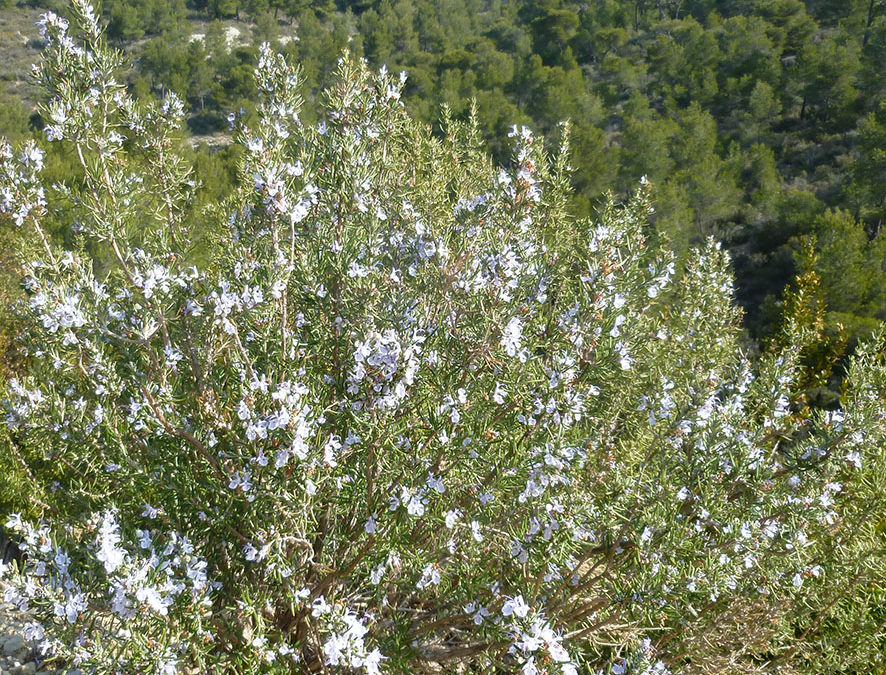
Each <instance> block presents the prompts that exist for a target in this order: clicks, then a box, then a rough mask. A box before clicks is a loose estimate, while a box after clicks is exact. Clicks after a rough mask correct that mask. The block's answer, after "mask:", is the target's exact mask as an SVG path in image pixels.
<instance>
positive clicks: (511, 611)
mask: <svg viewBox="0 0 886 675" xmlns="http://www.w3.org/2000/svg"><path fill="white" fill-rule="evenodd" d="M501 613H502V615H503V616H511V615H513V616H516V617H517V618H519V619H524V618H526V615H527V614H529V605H527V604H526V601H525V600H524V599H523V596H522V595H516V596H514V597H513V598H511V599H509V600H507V601H505V604H504V605H502V608H501Z"/></svg>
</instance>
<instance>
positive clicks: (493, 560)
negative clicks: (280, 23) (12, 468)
mask: <svg viewBox="0 0 886 675" xmlns="http://www.w3.org/2000/svg"><path fill="white" fill-rule="evenodd" d="M73 13H74V17H75V18H74V27H73V28H69V25H68V23H67V22H66V21H65V20H64V19H61V18H59V17H57V16H55V15H52V14H47V15H46V16H45V17H44V18H43V20H42V22H41V29H42V31H43V34H44V37H45V39H46V50H45V53H44V57H43V60H42V62H41V64H40V65H39V66H38V67H37V68H36V71H35V72H36V75H37V77H38V79H39V80H40V82H41V83H42V85H43V87H44V88H45V90H46V92H47V94H48V102H47V104H46V107H45V110H44V118H45V120H46V123H47V124H46V127H45V135H46V138H47V140H48V141H51V142H53V143H58V144H61V146H62V149H63V151H65V152H68V153H71V155H72V156H75V157H76V158H77V161H78V162H79V165H80V169H79V173H77V174H76V175H72V176H70V180H68V181H66V182H65V183H64V184H56V185H44V184H43V183H42V182H41V177H40V172H41V166H42V161H43V151H42V150H41V149H40V147H39V146H38V144H36V143H34V142H29V143H26V144H24V146H23V147H21V148H18V149H15V150H14V149H12V148H10V147H9V146H8V145H2V146H0V162H2V163H0V180H2V182H0V211H2V212H3V213H5V214H8V216H9V218H10V220H11V221H12V222H13V223H14V224H15V225H18V226H20V227H21V228H23V230H24V231H26V232H27V233H29V234H28V235H27V236H26V237H24V238H23V239H24V242H23V244H22V250H23V251H24V252H25V253H27V255H26V257H25V259H24V261H23V265H24V269H25V270H26V277H25V279H24V282H23V283H24V288H25V289H26V292H27V294H28V300H27V302H26V303H24V304H23V306H22V307H21V311H22V313H23V317H22V319H21V321H22V324H23V326H24V328H23V329H22V332H21V334H20V335H19V339H20V349H21V351H22V355H23V356H22V360H21V362H22V363H23V366H22V367H21V368H20V369H19V370H20V372H19V373H18V375H17V377H16V378H14V379H11V380H10V381H9V382H8V383H7V389H8V396H7V399H6V401H5V407H6V412H5V427H6V441H5V442H6V443H7V445H8V447H7V449H6V452H9V453H13V452H15V453H17V455H16V456H17V457H19V458H20V459H21V461H22V462H24V463H26V464H28V470H29V472H30V473H31V475H32V476H33V478H34V481H35V484H42V485H48V484H52V490H51V493H50V494H51V495H52V498H51V500H49V501H50V503H48V504H46V505H45V509H44V516H45V517H44V519H43V520H41V521H39V522H36V521H31V520H29V519H28V518H22V517H21V516H19V515H17V514H10V515H8V518H7V519H6V521H7V522H6V526H7V529H8V530H10V531H12V532H13V533H15V534H17V536H18V537H19V538H20V540H21V542H22V548H23V549H24V551H25V553H26V556H27V557H26V562H25V563H24V565H23V566H22V569H12V568H10V569H9V570H7V574H6V577H7V578H6V581H7V584H8V585H7V587H6V591H5V598H6V600H7V601H11V602H13V603H15V604H17V605H19V606H21V607H23V608H25V607H27V608H30V610H31V611H32V613H33V616H34V622H33V623H32V624H31V625H30V626H29V628H28V638H29V639H31V640H32V641H33V642H34V644H35V645H36V646H38V647H39V649H40V650H42V652H43V653H44V654H45V655H47V656H50V655H54V656H55V657H56V658H57V659H59V660H60V662H62V663H70V664H74V665H77V666H79V667H81V668H85V669H90V668H91V669H95V670H96V671H97V672H112V671H113V672H159V673H173V672H178V671H179V670H181V671H186V670H187V669H189V668H196V669H197V670H198V671H199V672H221V671H227V672H238V673H250V672H309V671H310V672H327V673H331V672H366V673H377V672H390V673H416V672H433V671H435V670H436V671H439V670H440V669H442V670H443V671H446V672H452V671H454V670H456V669H458V668H461V669H465V670H464V672H467V671H468V670H470V671H476V670H481V669H495V668H500V669H504V670H505V671H516V672H523V673H525V674H527V675H529V674H532V673H551V674H553V673H564V674H569V673H590V672H597V670H598V669H601V668H602V669H603V672H607V673H608V672H611V673H626V672H630V673H649V674H651V673H665V672H667V671H668V670H669V669H670V670H673V671H677V670H680V669H681V668H683V667H690V668H692V667H694V668H696V672H697V671H698V669H700V668H702V667H703V665H704V664H705V663H708V664H721V663H722V664H731V665H730V667H735V668H739V667H740V666H741V664H746V665H747V669H749V670H750V669H753V668H754V667H756V666H757V665H759V664H760V663H761V662H762V661H763V660H765V659H769V660H770V661H771V660H775V661H779V660H781V661H782V662H784V663H785V664H793V665H797V664H800V665H801V666H802V664H803V663H812V661H813V660H814V659H815V658H818V657H817V656H816V655H815V654H814V653H813V652H814V651H815V649H812V650H811V651H810V650H809V649H807V648H806V647H805V646H804V645H807V644H809V643H810V639H811V636H814V635H815V634H816V632H817V630H818V628H819V626H820V624H821V619H822V617H824V616H825V615H827V613H828V612H830V611H831V610H834V609H835V608H838V607H842V608H843V609H842V611H843V614H841V616H842V617H843V618H844V619H845V618H846V617H862V618H864V617H869V614H870V604H869V603H868V604H865V602H864V597H862V595H863V594H861V591H862V590H863V589H867V588H871V586H872V583H873V582H872V581H871V579H874V578H876V577H875V574H876V573H878V568H877V567H876V565H875V563H876V564H880V562H881V558H876V556H874V555H873V552H875V551H877V550H878V548H879V547H882V540H881V539H879V537H881V533H880V531H879V530H878V529H877V528H878V525H877V518H879V516H877V515H875V514H877V513H878V511H881V510H882V507H883V499H882V495H881V491H880V490H879V489H878V487H877V481H876V478H877V476H878V473H879V474H880V475H882V471H883V469H884V466H883V465H884V457H883V454H884V453H883V447H884V441H886V438H884V436H886V424H884V402H883V391H884V387H886V365H884V363H883V358H882V349H883V341H882V339H880V340H879V342H875V343H873V344H871V345H869V346H868V347H865V348H862V349H861V351H860V353H859V355H858V356H857V357H856V359H855V362H854V366H853V370H852V374H851V378H850V379H851V386H850V389H849V393H848V394H847V395H846V398H845V406H844V409H843V410H841V411H837V412H828V413H820V414H814V415H813V414H810V413H808V412H803V409H802V408H801V407H800V406H799V405H797V404H796V401H795V400H794V391H793V389H794V388H795V387H794V383H795V381H796V380H797V377H798V372H799V366H800V359H801V354H802V350H801V347H802V345H803V341H804V339H806V338H805V337H804V336H805V334H804V332H803V330H802V327H800V326H799V325H795V324H790V325H789V326H788V327H787V328H786V331H787V332H786V335H787V336H788V338H789V340H788V341H789V342H790V343H791V344H790V346H789V348H787V349H785V350H783V351H782V352H779V353H772V354H769V355H767V356H765V357H763V358H762V359H761V360H760V362H759V363H757V364H754V365H752V364H751V363H750V362H749V361H748V360H747V359H746V358H745V357H744V356H743V355H742V352H741V349H740V333H739V324H738V320H739V316H738V312H737V310H736V309H735V306H734V304H733V299H732V281H731V276H730V273H729V271H728V260H727V256H726V255H725V254H724V253H723V252H722V251H721V250H720V248H719V247H718V246H717V245H716V244H713V243H710V244H708V245H707V246H706V247H704V248H703V249H702V250H700V251H698V252H697V253H696V254H695V255H694V256H693V257H692V259H691V260H689V261H688V262H687V264H686V265H685V269H684V270H683V271H681V272H680V273H679V274H678V273H677V272H676V271H675V264H674V261H673V259H672V257H671V256H670V255H669V254H668V253H667V252H666V251H665V250H663V249H662V248H661V247H659V246H657V245H653V244H652V243H650V242H649V241H647V239H646V237H645V236H644V231H645V230H647V227H646V219H647V217H648V214H649V212H650V210H651V207H650V203H649V200H648V194H647V188H646V186H641V188H640V190H639V192H638V193H637V196H636V197H635V198H634V199H633V200H632V201H631V202H630V203H629V204H627V205H624V206H619V207H616V206H615V205H609V206H607V207H605V208H604V209H603V210H602V211H601V213H600V215H599V217H598V218H597V219H595V220H576V219H573V218H571V217H570V216H569V214H568V212H567V210H566V204H567V202H568V198H569V187H568V185H569V176H568V171H569V167H568V163H567V154H568V153H567V150H568V149H567V147H566V143H565V142H564V143H563V146H562V147H561V148H560V150H559V151H558V152H556V153H554V154H553V156H547V155H546V154H545V152H544V150H543V148H542V146H541V144H540V143H539V141H537V140H536V139H534V138H533V136H532V135H531V133H530V132H529V131H528V130H526V129H515V130H514V133H513V143H514V156H513V163H512V165H511V166H510V167H509V168H496V167H495V166H493V165H492V163H491V162H490V160H489V158H488V157H487V156H486V155H485V154H484V153H483V151H482V147H481V144H480V142H479V141H478V134H477V130H476V128H475V127H474V126H473V125H472V124H469V123H468V124H463V123H457V122H455V121H452V120H450V119H448V118H445V119H444V124H443V134H442V135H441V137H440V138H437V137H434V136H433V135H432V134H431V133H430V131H429V130H428V129H426V128H423V127H422V126H421V125H418V124H416V123H415V122H413V121H411V120H410V118H409V117H408V115H407V114H406V113H405V111H404V109H403V106H402V105H401V103H400V102H399V94H400V87H401V85H402V78H397V77H392V76H391V75H389V74H388V73H386V72H385V71H384V70H382V71H381V72H379V73H373V72H370V71H369V70H368V69H367V68H366V66H365V65H364V64H362V63H353V62H351V61H349V60H348V58H347V57H345V58H344V59H343V61H342V63H341V66H340V70H339V75H338V83H337V84H336V85H335V86H334V87H332V88H331V89H330V90H329V91H328V92H326V93H325V95H324V98H323V105H324V110H325V114H324V121H323V122H322V123H321V124H320V125H319V126H305V125H303V124H301V123H300V122H299V109H300V106H301V101H300V99H299V95H298V93H297V92H298V88H299V75H298V70H297V69H294V68H292V67H290V66H289V65H288V64H287V63H285V62H284V60H283V59H282V58H281V57H280V56H277V55H275V54H274V53H272V52H271V51H270V50H269V49H267V48H264V49H263V50H262V52H261V55H260V59H259V63H258V66H257V68H256V72H255V77H256V80H257V83H258V89H259V91H260V92H261V101H260V102H259V106H258V115H257V119H256V120H255V121H254V122H253V123H252V124H251V125H247V124H246V122H245V121H244V120H242V119H237V118H234V119H233V123H234V126H235V140H236V142H237V143H239V144H241V145H242V147H243V160H242V167H241V172H240V175H241V181H240V185H239V188H238V190H237V191H236V193H235V194H232V195H231V197H230V200H229V202H228V203H227V204H226V205H225V209H224V213H223V214H222V210H219V211H218V213H215V212H207V213H204V214H202V215H201V218H202V221H200V228H201V231H200V233H199V234H200V236H199V238H198V237H197V235H196V233H195V232H191V231H190V230H191V229H192V228H193V227H194V223H195V222H198V220H200V219H199V218H197V217H196V215H195V214H194V213H192V210H191V207H190V204H191V201H190V200H191V199H192V197H193V193H194V190H195V184H194V181H193V180H192V178H191V175H190V172H189V169H188V167H187V166H185V164H184V162H183V161H182V160H181V159H179V158H178V157H177V155H176V152H175V148H176V133H177V129H178V127H179V125H180V123H181V120H182V115H183V106H182V104H181V102H180V101H178V100H177V99H176V98H175V97H174V96H173V95H170V96H169V97H168V98H167V99H166V100H164V101H163V102H162V103H158V104H156V105H147V104H143V103H140V102H136V101H134V100H133V99H132V98H131V97H130V96H129V95H128V94H127V93H126V91H125V88H124V87H123V86H122V84H121V83H120V82H118V81H117V80H116V79H115V73H116V71H117V68H118V66H119V60H120V59H119V56H118V55H116V54H114V53H112V52H111V51H109V50H108V49H107V48H106V47H105V46H104V45H103V43H102V38H101V35H100V29H99V27H98V25H97V22H96V19H95V17H94V15H93V13H92V10H91V9H90V7H89V6H88V5H87V4H85V0H75V2H74V4H73ZM564 136H565V134H564ZM59 221H64V222H68V223H72V224H73V228H72V229H73V231H74V234H73V235H72V237H70V238H69V241H68V242H67V243H66V244H65V245H58V244H56V243H54V242H53V240H52V238H51V237H50V236H49V235H48V234H47V233H46V223H50V222H59ZM195 241H199V245H195V244H194V242H195ZM33 243H36V246H33V245H32V244H33ZM105 260H107V261H109V262H107V263H105ZM850 486H852V489H848V488H849V487H850ZM856 573H857V576H855V577H854V579H853V577H852V575H853V574H856ZM828 589H833V590H834V593H837V592H838V591H839V589H843V590H842V591H840V593H842V594H838V595H835V596H834V600H833V602H831V601H830V599H829V598H830V596H829V595H828V593H829V591H828ZM859 598H861V601H859ZM853 603H854V604H853ZM866 612H867V614H866ZM743 617H744V618H745V619H747V618H748V617H751V618H752V619H751V621H750V622H746V623H752V624H753V625H751V626H750V627H749V628H748V627H747V626H746V625H744V624H742V623H741V619H742V618H743ZM753 617H761V618H760V620H759V621H757V620H756V618H753ZM846 620H847V621H848V619H846ZM850 623H851V622H850ZM853 625H855V624H853ZM728 626H732V627H733V628H734V627H735V626H739V627H741V630H742V631H747V632H742V633H740V635H742V636H745V637H746V638H747V639H743V640H741V639H740V640H735V641H732V642H730V637H729V634H728V630H727V627H728ZM742 626H744V627H742ZM848 630H849V629H848V628H847V631H848ZM804 631H805V632H804ZM752 633H753V636H755V638H754V639H751V637H752V635H751V634H752ZM801 633H802V636H801V637H800V638H797V636H798V635H799V634H801ZM873 635H874V631H873V629H871V639H872V640H874V637H873ZM755 640H756V641H755ZM803 640H805V641H806V642H803ZM868 644H869V645H871V644H873V645H874V649H873V650H871V651H870V652H869V653H868V656H861V657H859V658H869V657H870V658H873V657H872V656H870V655H872V654H874V653H875V649H876V644H875V643H871V642H869V643H868ZM850 651H851V650H849V649H848V648H845V647H844V648H843V652H844V654H848V653H849V652H850ZM846 658H850V657H849V656H846ZM718 659H719V660H718ZM710 667H712V668H713V667H714V666H710ZM718 667H719V666H718ZM719 672H725V667H724V669H723V670H720V671H719Z"/></svg>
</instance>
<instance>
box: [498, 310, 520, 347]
mask: <svg viewBox="0 0 886 675" xmlns="http://www.w3.org/2000/svg"><path fill="white" fill-rule="evenodd" d="M522 339H523V322H522V321H521V320H520V318H519V317H514V318H513V319H511V320H510V321H509V322H508V325H507V326H505V329H504V330H503V331H502V334H501V346H502V347H503V348H504V350H505V353H507V355H508V356H514V355H516V354H517V352H518V351H519V350H520V342H521V341H522Z"/></svg>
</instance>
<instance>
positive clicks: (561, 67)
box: [0, 0, 886, 404]
mask: <svg viewBox="0 0 886 675" xmlns="http://www.w3.org/2000/svg"><path fill="white" fill-rule="evenodd" d="M5 5H6V8H5V9H3V10H2V14H0V28H2V29H3V30H4V35H5V36H7V35H8V36H9V39H8V40H5V41H4V43H5V46H4V48H3V49H4V56H5V57H6V58H4V60H3V66H2V67H3V68H4V79H5V80H6V93H5V98H4V104H3V106H2V107H0V133H4V134H7V135H11V136H13V137H15V136H20V135H22V134H23V133H24V131H25V130H26V128H27V126H28V124H29V115H30V113H31V109H32V107H33V104H34V102H35V98H34V94H33V92H34V89H33V88H32V87H29V86H28V85H27V83H26V79H27V78H25V77H24V73H25V72H26V70H27V69H26V67H25V65H23V64H27V63H28V62H29V61H30V60H33V58H34V57H35V56H36V55H37V52H38V51H39V49H40V41H39V40H37V39H35V30H34V29H33V27H32V23H33V21H34V20H35V18H36V16H37V15H38V14H39V11H41V9H42V8H45V7H49V8H52V9H56V10H60V9H62V8H63V3H59V2H53V1H52V0H49V1H48V2H37V1H34V2H29V3H26V4H22V3H19V4H15V3H12V2H10V1H9V0H6V2H5ZM103 15H104V19H105V21H106V22H107V26H108V35H109V38H110V40H111V43H112V44H114V45H116V46H117V47H119V48H122V49H123V50H125V51H126V52H127V54H128V55H129V56H130V58H131V63H132V69H131V70H130V71H129V73H128V74H127V82H128V85H129V89H130V90H131V91H132V92H133V93H134V94H135V95H136V96H138V97H142V98H144V97H147V96H149V95H152V94H161V95H162V94H163V93H164V92H165V91H166V89H167V88H169V89H172V90H174V91H176V92H177V93H179V94H180V95H181V96H183V97H184V98H185V99H186V101H187V104H188V106H189V111H190V112H189V119H188V129H189V131H190V133H191V134H192V138H191V142H192V145H194V146H195V148H196V149H195V150H194V153H195V155H196V158H195V160H196V163H197V167H198V173H199V178H200V180H201V181H202V183H203V184H204V188H203V192H202V193H201V194H202V197H201V199H203V200H204V202H205V203H207V204H211V203H214V202H216V201H218V200H219V199H220V198H221V197H222V196H223V195H225V194H226V193H227V192H228V190H229V188H230V183H231V180H232V176H233V174H234V169H235V165H236V161H237V154H236V152H235V151H234V150H232V148H231V147H230V145H229V141H230V137H229V132H228V122H227V116H228V114H229V112H231V111H236V110H238V109H240V108H245V109H246V110H247V111H249V110H251V109H252V105H251V103H250V101H252V100H254V96H255V91H254V85H253V83H252V81H251V72H252V69H253V68H254V66H255V63H256V60H257V54H258V45H259V44H260V43H261V42H263V41H269V42H270V43H271V44H272V46H274V47H275V48H277V49H280V50H281V51H282V52H284V53H285V54H287V56H288V57H289V58H291V59H292V60H293V61H294V62H297V63H299V64H300V65H301V67H302V68H303V71H304V76H305V80H306V88H307V92H308V96H307V98H308V105H307V106H306V109H305V111H304V113H303V116H304V117H305V118H306V119H307V120H311V119H312V118H313V116H315V115H316V110H317V106H316V103H317V102H315V101H312V100H311V98H312V96H311V93H312V92H314V93H315V92H317V91H319V89H320V88H321V87H323V86H324V85H326V84H328V82H329V77H330V74H331V73H332V72H333V71H334V68H335V65H336V63H337V61H338V59H339V57H340V56H341V53H342V50H343V49H348V50H350V53H352V54H353V55H355V56H365V57H366V58H367V59H368V61H369V63H370V64H371V65H374V66H379V65H381V64H386V65H387V67H388V68H389V69H390V70H391V71H392V72H399V71H400V70H405V71H406V73H407V74H408V79H407V83H406V87H405V90H404V94H403V95H404V100H405V102H406V105H407V108H408V110H409V111H410V113H411V114H412V115H413V116H414V117H415V118H417V119H419V120H420V121H424V122H426V123H428V124H431V125H433V126H434V128H435V129H439V122H440V114H441V112H440V111H441V106H447V107H448V108H449V110H450V111H451V112H452V114H453V115H454V116H455V117H457V118H459V117H462V118H464V117H468V116H470V115H474V116H475V118H476V120H477V123H478V125H479V127H480V129H481V130H482V132H483V134H484V136H485V140H486V142H487V143H488V144H489V147H490V149H491V151H492V153H493V156H494V157H495V158H496V160H498V161H504V159H505V157H506V148H507V147H508V133H509V131H510V127H511V125H513V124H524V123H525V124H527V125H529V126H531V127H532V128H533V129H534V130H535V131H536V132H540V133H542V134H545V135H547V136H548V137H551V138H553V137H556V136H557V135H558V133H559V127H558V125H559V124H560V123H561V122H562V121H563V120H567V119H568V120H570V121H571V125H572V144H573V156H572V163H573V167H574V174H573V184H574V187H575V196H574V197H573V201H574V204H573V206H574V208H575V209H576V210H577V212H579V213H592V212H593V211H594V209H595V207H596V206H597V205H599V204H600V203H601V200H602V197H603V195H604V194H605V193H607V192H612V193H614V194H615V195H616V197H618V198H622V197H624V196H625V195H627V194H628V192H629V191H630V190H631V189H632V187H633V186H634V185H635V184H636V182H637V180H638V179H639V178H640V177H641V176H646V177H648V179H649V181H650V182H651V183H652V185H653V186H654V200H655V204H656V213H655V215H654V218H653V220H652V225H653V226H654V228H655V231H656V232H658V233H659V234H661V235H663V236H664V237H666V238H667V240H668V241H669V242H670V245H671V246H672V247H674V248H675V249H676V250H677V251H678V253H679V257H680V258H682V257H683V256H684V255H685V253H686V251H687V250H688V247H689V246H690V245H691V244H697V243H698V242H699V241H701V240H702V239H703V238H704V237H705V236H707V235H714V236H716V237H718V238H720V239H721V240H722V241H724V242H725V244H726V245H727V247H728V248H729V249H730V250H731V252H732V254H733V258H734V264H735V267H736V272H737V275H738V299H739V301H740V303H741V304H742V305H743V306H744V308H745V309H746V311H747V317H746V322H745V325H746V327H747V328H748V329H749V331H750V333H751V335H752V336H753V337H754V338H756V339H758V340H759V339H765V338H766V337H767V336H769V335H770V334H771V332H772V327H773V326H774V325H776V324H777V323H778V322H779V320H780V316H781V311H782V309H781V297H782V291H783V288H784V287H785V285H786V284H788V283H789V282H790V280H791V279H792V278H793V277H794V276H795V274H796V273H797V272H802V271H804V269H803V266H804V265H806V266H807V267H808V266H810V265H811V266H812V267H813V268H814V269H815V270H816V271H817V273H818V274H819V276H820V278H821V291H820V292H821V296H822V297H821V300H822V302H823V303H824V304H825V305H826V306H827V308H828V314H827V319H826V329H825V330H826V333H827V334H828V335H829V336H830V337H831V338H832V349H831V351H832V352H834V355H835V356H839V354H840V353H841V351H842V350H843V349H844V348H845V347H846V346H847V345H848V347H849V348H852V347H853V346H854V342H855V339H856V338H857V337H858V336H860V335H863V334H867V333H869V332H870V331H871V330H872V329H873V328H874V327H875V326H876V325H877V323H878V321H879V320H882V319H884V318H886V276H884V273H883V266H884V254H886V240H884V238H883V237H882V236H880V230H881V225H882V224H883V221H884V216H886V189H884V185H886V80H884V78H883V72H884V66H886V2H884V0H808V1H806V2H804V1H803V0H657V1H652V0H635V1H626V0H599V1H595V2H572V1H568V0H542V1H540V2H539V1H531V2H530V1H528V0H518V1H514V2H503V1H500V0H499V1H496V0H436V1H434V2H431V1H430V0H394V1H392V0H375V1H369V0H360V1H352V2H349V1H346V0H338V1H336V2H333V1H332V0H321V1H319V2H306V1H305V0H244V1H243V2H238V0H195V1H193V2H184V1H182V0H176V1H173V2H168V1H166V0H138V1H137V2H131V1H130V0H125V1H124V0H107V1H106V2H105V3H104V6H103ZM19 100H21V101H22V102H21V103H20V102H19ZM472 102H473V108H472ZM30 123H31V124H36V125H38V126H39V125H40V124H42V123H43V121H42V120H39V119H37V118H33V117H32V118H31V119H30ZM210 148H211V149H212V152H211V151H210ZM219 148H221V149H222V151H220V152H217V150H218V149H219ZM64 161H65V160H64V158H61V159H59V162H61V164H62V165H60V166H59V167H58V170H59V172H60V173H63V172H64V168H63V164H64ZM803 238H810V239H812V240H813V241H814V247H813V248H814V252H815V253H816V254H817V255H816V256H814V257H809V256H806V257H803V256H801V255H799V252H800V251H801V249H802V246H801V240H802V239H803ZM805 271H808V270H805ZM837 374H839V369H838V370H837ZM832 386H834V382H832ZM828 400H833V397H830V398H827V397H826V400H824V403H825V404H827V401H828Z"/></svg>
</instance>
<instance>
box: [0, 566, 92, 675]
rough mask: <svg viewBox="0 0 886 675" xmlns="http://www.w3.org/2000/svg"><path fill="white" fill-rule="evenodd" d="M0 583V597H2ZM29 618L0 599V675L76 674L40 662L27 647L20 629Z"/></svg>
mask: <svg viewBox="0 0 886 675" xmlns="http://www.w3.org/2000/svg"><path fill="white" fill-rule="evenodd" d="M2 590H3V588H2V583H0V598H2V595H3V594H2ZM28 621H29V619H28V616H27V614H22V613H21V612H18V611H16V610H14V609H13V608H12V607H11V606H10V605H7V604H4V603H3V602H2V600H0V675H31V674H32V673H43V674H44V675H49V674H52V675H62V674H63V673H67V675H78V673H79V671H76V670H64V669H63V670H56V669H54V668H52V667H49V666H46V665H43V664H41V661H40V659H39V658H38V655H37V654H35V653H34V652H33V651H32V650H31V648H30V647H28V645H27V643H26V642H25V640H24V638H23V637H22V631H23V629H24V626H25V624H26V623H28Z"/></svg>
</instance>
